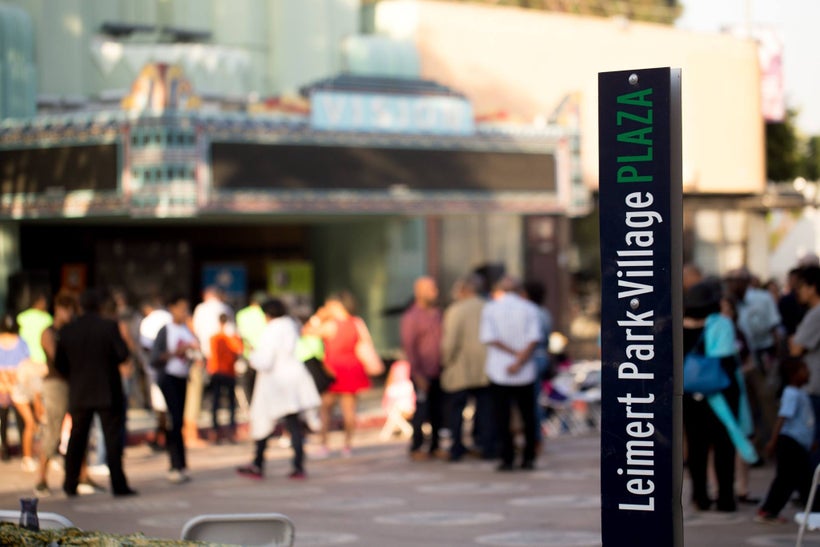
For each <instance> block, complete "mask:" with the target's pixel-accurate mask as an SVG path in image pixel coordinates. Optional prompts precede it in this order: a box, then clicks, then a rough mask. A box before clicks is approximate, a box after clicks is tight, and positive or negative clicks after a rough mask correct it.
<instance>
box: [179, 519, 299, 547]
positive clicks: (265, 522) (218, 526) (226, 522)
mask: <svg viewBox="0 0 820 547" xmlns="http://www.w3.org/2000/svg"><path fill="white" fill-rule="evenodd" d="M295 535H296V529H295V527H294V526H293V522H292V521H291V520H290V519H289V518H288V517H287V516H285V515H283V514H281V513H233V514H217V515H198V516H196V517H194V518H192V519H191V520H189V521H188V522H186V523H185V526H183V527H182V535H181V539H183V540H188V541H206V542H211V543H232V544H239V545H266V546H267V545H270V546H291V545H293V540H294V537H295Z"/></svg>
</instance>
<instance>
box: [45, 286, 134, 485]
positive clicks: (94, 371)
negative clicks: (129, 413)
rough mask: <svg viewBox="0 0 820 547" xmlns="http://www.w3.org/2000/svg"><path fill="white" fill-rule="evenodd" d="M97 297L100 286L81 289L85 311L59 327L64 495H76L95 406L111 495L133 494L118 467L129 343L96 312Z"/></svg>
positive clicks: (120, 458) (58, 351) (57, 362)
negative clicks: (64, 404) (64, 386)
mask: <svg viewBox="0 0 820 547" xmlns="http://www.w3.org/2000/svg"><path fill="white" fill-rule="evenodd" d="M101 303H102V298H101V295H100V293H99V292H98V291H96V290H94V289H89V290H87V291H86V292H85V293H83V295H82V296H81V298H80V306H81V307H82V310H83V314H82V315H81V316H80V317H79V318H78V319H77V320H76V321H74V322H73V323H70V324H68V325H66V326H65V327H63V329H62V331H61V332H60V340H59V342H58V343H57V355H56V366H57V370H59V371H60V372H61V373H62V374H63V375H64V376H65V377H66V378H68V387H69V391H68V411H69V413H70V414H71V419H72V426H71V437H70V439H69V441H68V449H67V451H66V458H65V482H64V483H63V490H64V491H65V493H66V494H67V495H68V496H76V495H77V483H78V480H79V474H80V465H81V463H82V460H83V458H84V457H85V452H86V449H87V447H88V433H89V430H90V428H91V421H92V418H93V417H94V413H95V412H96V413H97V414H99V416H100V421H101V423H102V429H103V435H104V437H105V449H106V453H107V455H108V469H109V470H110V472H111V491H112V493H113V494H114V495H115V496H130V495H134V494H136V492H135V491H134V490H132V489H131V488H130V487H129V486H128V481H127V480H126V478H125V473H124V472H123V469H122V451H123V446H124V439H123V431H124V429H125V428H124V424H125V398H124V394H123V390H122V377H121V376H120V369H119V366H120V364H122V363H123V362H124V361H125V360H126V359H127V358H128V348H127V347H126V345H125V342H124V341H123V339H122V336H120V331H119V328H118V326H117V323H116V322H115V321H112V320H109V319H104V318H103V317H101V316H100V313H99V312H100V305H101Z"/></svg>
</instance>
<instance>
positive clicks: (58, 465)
mask: <svg viewBox="0 0 820 547" xmlns="http://www.w3.org/2000/svg"><path fill="white" fill-rule="evenodd" d="M48 467H49V469H51V470H52V471H57V472H58V473H62V472H63V471H65V466H64V465H63V459H62V458H59V457H54V458H50V459H49V460H48Z"/></svg>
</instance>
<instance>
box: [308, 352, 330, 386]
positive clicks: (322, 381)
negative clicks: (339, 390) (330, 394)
mask: <svg viewBox="0 0 820 547" xmlns="http://www.w3.org/2000/svg"><path fill="white" fill-rule="evenodd" d="M305 367H306V368H307V369H308V372H309V373H310V375H311V377H313V383H315V384H316V391H318V392H319V393H324V392H325V391H327V390H328V388H330V386H331V385H332V384H333V382H335V381H336V377H335V376H333V375H331V374H330V373H329V372H328V371H327V369H326V368H325V365H324V364H323V363H322V362H321V361H320V360H318V359H317V358H316V357H311V358H310V359H308V360H307V361H305Z"/></svg>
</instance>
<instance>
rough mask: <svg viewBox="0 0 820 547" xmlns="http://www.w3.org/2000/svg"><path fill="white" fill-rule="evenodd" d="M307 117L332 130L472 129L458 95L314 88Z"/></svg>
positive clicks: (468, 111) (443, 131) (462, 132)
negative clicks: (321, 89) (393, 93)
mask: <svg viewBox="0 0 820 547" xmlns="http://www.w3.org/2000/svg"><path fill="white" fill-rule="evenodd" d="M310 119H311V125H312V126H313V127H314V128H315V129H326V130H333V131H372V132H386V133H434V134H446V135H470V134H472V133H474V132H475V122H474V119H473V108H472V105H471V104H470V102H469V101H468V100H467V99H464V98H462V97H449V96H432V97H426V96H407V95H388V94H379V93H349V92H339V91H315V92H314V93H313V94H312V95H311V98H310Z"/></svg>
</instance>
